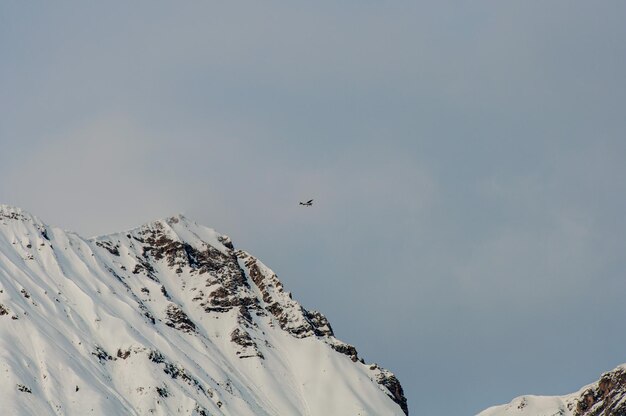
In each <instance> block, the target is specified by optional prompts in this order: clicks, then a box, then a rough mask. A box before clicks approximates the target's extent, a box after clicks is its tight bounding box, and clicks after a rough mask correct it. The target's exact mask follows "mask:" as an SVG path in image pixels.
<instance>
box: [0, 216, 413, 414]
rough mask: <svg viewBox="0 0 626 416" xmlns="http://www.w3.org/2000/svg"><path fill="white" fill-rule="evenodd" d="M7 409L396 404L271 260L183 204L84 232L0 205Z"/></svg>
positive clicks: (256, 409)
mask: <svg viewBox="0 0 626 416" xmlns="http://www.w3.org/2000/svg"><path fill="white" fill-rule="evenodd" d="M0 403H1V404H2V414H6V415H38V416H44V415H81V416H82V415H111V416H114V415H120V416H122V415H196V416H208V415H237V416H245V415H251V416H252V415H255V416H259V415H279V416H282V415H320V416H322V415H361V416H365V415H370V416H374V415H404V414H408V410H407V404H406V399H405V397H404V394H403V391H402V387H401V386H400V383H399V382H398V380H397V379H396V377H395V376H394V375H393V374H392V373H391V372H389V371H387V370H385V369H383V368H381V367H379V366H378V365H376V364H365V363H364V361H363V360H362V359H361V358H360V357H359V356H358V354H357V351H356V349H355V348H354V347H353V346H351V345H348V344H346V343H344V342H341V341H339V340H338V339H337V338H335V336H334V334H333V330H332V328H331V326H330V324H329V322H328V321H327V319H326V318H325V317H324V315H322V314H321V313H319V312H315V311H310V310H306V309H305V308H303V307H302V306H301V305H300V304H299V303H298V302H296V301H295V300H293V299H292V296H291V294H290V293H289V292H286V291H285V290H284V289H283V286H282V284H281V282H280V281H279V280H278V278H277V276H276V274H274V273H273V272H272V271H271V270H270V269H269V268H268V267H266V266H265V265H264V264H263V263H261V262H260V261H259V260H258V259H256V258H255V257H253V256H252V255H250V254H248V253H247V252H245V251H242V250H238V249H235V248H234V246H233V244H232V242H231V241H230V239H229V238H228V237H226V236H224V235H221V234H218V233H217V232H215V231H214V230H212V229H210V228H207V227H203V226H200V225H197V224H196V223H194V222H193V221H190V220H188V219H187V218H185V217H183V216H180V215H179V216H175V217H171V218H167V219H164V220H158V221H154V222H151V223H148V224H146V225H144V226H142V227H139V228H136V229H134V230H131V231H128V232H123V233H118V234H111V235H107V236H102V237H97V238H93V239H85V238H82V237H80V236H79V235H77V234H75V233H71V232H67V231H63V230H61V229H58V228H55V227H50V226H48V225H46V224H44V223H43V222H41V221H40V220H38V219H37V218H36V217H34V216H32V215H30V214H28V213H26V212H24V211H22V210H21V209H19V208H14V207H10V206H6V205H1V206H0Z"/></svg>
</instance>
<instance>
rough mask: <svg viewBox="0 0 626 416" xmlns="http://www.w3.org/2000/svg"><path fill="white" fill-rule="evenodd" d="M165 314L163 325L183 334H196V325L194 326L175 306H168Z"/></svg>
mask: <svg viewBox="0 0 626 416" xmlns="http://www.w3.org/2000/svg"><path fill="white" fill-rule="evenodd" d="M165 313H166V315H167V320H166V321H165V325H167V326H170V327H172V328H176V329H179V330H181V331H183V332H196V324H194V323H193V322H192V321H191V319H189V317H188V316H187V314H186V313H185V312H183V310H182V309H181V308H180V307H178V306H177V305H174V304H173V303H172V304H170V305H168V307H167V310H166V311H165Z"/></svg>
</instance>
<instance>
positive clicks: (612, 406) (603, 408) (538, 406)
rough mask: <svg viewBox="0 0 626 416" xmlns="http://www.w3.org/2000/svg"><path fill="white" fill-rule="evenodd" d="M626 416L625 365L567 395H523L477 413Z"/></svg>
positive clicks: (488, 415)
mask: <svg viewBox="0 0 626 416" xmlns="http://www.w3.org/2000/svg"><path fill="white" fill-rule="evenodd" d="M513 415H515V416H525V415H526V416H625V415H626V364H623V365H621V366H619V367H617V368H615V369H614V370H611V371H609V372H607V373H604V374H602V376H601V377H600V380H598V381H597V382H595V383H592V384H589V385H588V386H585V387H583V388H582V389H580V390H579V391H578V392H576V393H573V394H568V395H565V396H521V397H518V398H516V399H514V400H513V401H511V403H509V404H506V405H501V406H494V407H491V408H489V409H487V410H485V411H483V412H481V413H479V414H478V416H513Z"/></svg>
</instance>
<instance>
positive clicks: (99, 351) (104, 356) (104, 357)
mask: <svg viewBox="0 0 626 416" xmlns="http://www.w3.org/2000/svg"><path fill="white" fill-rule="evenodd" d="M91 355H95V356H96V358H97V359H98V361H100V363H101V364H102V363H104V362H106V361H109V360H112V359H113V357H111V355H109V353H108V352H106V351H105V350H104V348H102V347H101V346H99V345H96V346H95V349H94V351H93V352H92V353H91Z"/></svg>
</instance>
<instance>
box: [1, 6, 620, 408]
mask: <svg viewBox="0 0 626 416" xmlns="http://www.w3.org/2000/svg"><path fill="white" fill-rule="evenodd" d="M625 18H626V3H624V2H622V1H610V0H607V1H603V2H587V1H574V0H572V1H561V0H555V1H550V2H544V1H509V2H498V1H472V2H452V1H445V0H444V1H437V2H409V1H397V2H389V1H369V0H365V1H352V0H346V1H342V2H329V1H318V2H298V1H294V2H286V1H273V0H270V1H265V2H248V1H238V0H236V1H232V2H212V1H188V2H182V3H181V2H167V1H162V0H156V1H135V2H130V3H129V2H122V1H108V2H96V1H80V2H79V1H75V2H68V1H58V2H43V1H40V2H37V1H32V2H17V1H6V2H2V4H1V5H0V91H1V94H0V202H1V203H6V204H11V205H17V206H19V207H21V208H23V209H26V210H28V211H30V212H32V213H33V214H35V215H37V216H38V217H40V218H41V219H42V220H44V221H45V222H47V223H48V224H51V225H55V226H59V227H62V228H65V229H70V230H74V231H77V232H78V233H80V234H81V235H84V236H93V235H99V234H106V233H112V232H115V231H120V230H124V229H129V228H133V227H136V226H139V225H141V224H143V223H145V222H147V221H150V220H153V219H156V218H163V217H165V216H168V215H172V214H175V213H179V212H182V213H184V214H185V215H186V216H188V217H190V218H192V219H194V220H195V221H197V222H198V223H201V224H204V225H208V226H210V227H213V228H215V229H216V230H218V231H219V232H222V233H225V234H227V235H229V236H231V238H232V239H233V240H234V243H235V245H236V246H237V247H239V248H243V249H245V250H247V251H249V252H251V253H253V254H254V255H256V256H258V257H259V258H260V259H262V261H263V262H265V263H266V264H267V265H268V266H270V267H271V268H272V269H274V270H275V271H276V272H277V273H278V276H279V278H280V279H281V280H282V281H283V282H284V284H285V286H286V288H287V289H288V290H290V291H292V292H293V293H294V297H295V298H296V299H298V300H299V301H300V302H301V303H302V304H303V305H304V306H305V307H307V308H310V309H316V310H320V311H322V312H323V313H324V314H325V315H326V316H327V317H328V318H329V320H330V322H331V323H332V325H333V328H334V329H335V332H336V334H337V336H338V338H340V339H342V340H344V341H347V342H350V343H352V344H354V345H356V346H357V349H358V350H359V352H360V354H361V355H362V356H363V357H364V358H365V360H366V361H367V362H374V361H375V362H378V363H379V364H381V365H382V366H384V367H386V368H389V369H390V370H392V371H393V372H395V374H396V375H397V376H398V378H399V379H400V381H401V383H402V385H403V387H404V390H405V394H406V396H407V398H408V401H409V408H410V411H411V414H413V415H432V416H439V415H441V416H456V415H459V416H462V415H473V414H476V413H477V412H479V411H480V410H483V409H485V408H487V407H489V406H492V405H496V404H501V403H505V402H508V401H510V400H511V399H512V398H514V397H516V396H519V395H522V394H564V393H569V392H573V391H576V390H578V389H579V388H580V387H582V386H583V385H585V384H587V383H590V382H592V381H594V380H597V379H598V378H599V375H600V373H602V372H603V371H608V370H610V369H612V368H613V367H615V366H616V365H618V364H621V363H624V362H626V350H625V349H624V348H623V345H625V344H626V331H624V330H623V327H624V316H626V301H625V300H624V299H625V298H626V278H625V276H624V273H625V270H626V256H624V252H625V250H626V242H625V239H624V236H625V235H626V216H625V215H624V212H626V163H625V162H626V137H625V136H624V134H625V132H626V77H625V76H624V74H626V42H624V39H626V25H624V20H625ZM310 198H314V199H315V203H314V206H313V207H312V208H302V207H300V206H298V201H300V200H308V199H310Z"/></svg>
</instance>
